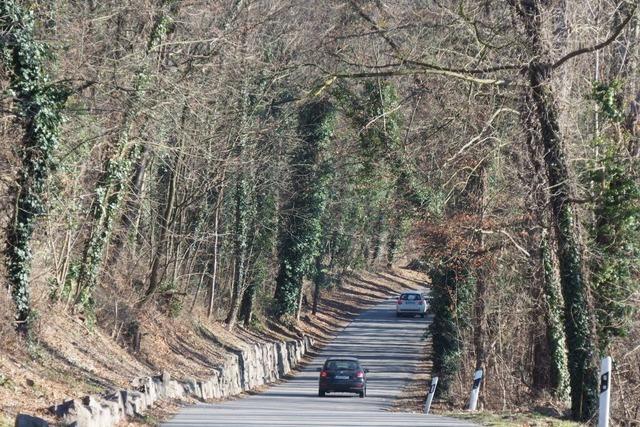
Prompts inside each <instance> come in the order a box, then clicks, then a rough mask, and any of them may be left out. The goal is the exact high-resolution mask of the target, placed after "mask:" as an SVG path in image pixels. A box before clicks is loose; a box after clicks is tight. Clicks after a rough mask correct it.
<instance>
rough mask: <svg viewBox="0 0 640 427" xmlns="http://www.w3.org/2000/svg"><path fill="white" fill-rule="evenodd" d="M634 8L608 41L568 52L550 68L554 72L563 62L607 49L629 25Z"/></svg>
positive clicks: (634, 7)
mask: <svg viewBox="0 0 640 427" xmlns="http://www.w3.org/2000/svg"><path fill="white" fill-rule="evenodd" d="M636 7H637V5H634V6H633V9H632V10H631V12H629V15H628V16H627V17H626V18H625V20H624V21H623V22H622V24H620V25H619V26H618V28H616V29H615V31H614V32H613V34H612V35H611V36H610V37H609V38H608V39H606V40H605V41H603V42H602V43H598V44H597V45H594V46H591V47H584V48H582V49H577V50H574V51H573V52H570V53H568V54H566V55H565V56H563V57H562V58H560V59H559V60H558V61H556V62H555V63H554V64H553V65H552V66H551V68H552V69H554V70H555V69H556V68H559V67H561V66H562V64H564V63H565V62H567V61H568V60H570V59H572V58H575V57H576V56H579V55H582V54H585V53H591V52H595V51H597V50H600V49H602V48H603V47H607V46H608V45H610V44H611V43H613V41H614V40H615V39H617V38H618V36H619V35H620V33H621V32H622V30H623V29H624V27H626V26H627V24H628V23H629V21H631V18H633V15H634V14H635V12H636Z"/></svg>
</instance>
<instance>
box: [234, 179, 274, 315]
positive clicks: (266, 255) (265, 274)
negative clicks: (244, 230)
mask: <svg viewBox="0 0 640 427" xmlns="http://www.w3.org/2000/svg"><path fill="white" fill-rule="evenodd" d="M270 172H272V170H271V169H269V168H265V170H264V171H261V172H259V174H260V176H259V177H258V178H257V180H256V190H255V210H254V212H253V214H252V218H251V226H250V231H249V234H250V241H251V242H252V243H251V249H250V251H249V254H250V257H249V258H250V262H249V264H250V272H251V273H250V275H251V277H250V278H249V279H248V283H249V286H247V289H246V290H245V291H244V295H243V296H242V304H241V307H240V318H241V319H242V321H243V323H244V324H245V326H247V325H249V324H250V323H251V321H252V318H253V312H254V305H255V300H256V298H255V297H256V295H257V294H258V292H259V291H260V290H261V289H262V286H263V284H264V283H265V282H266V281H267V280H269V266H270V265H271V263H272V261H273V258H274V253H275V245H276V232H275V230H276V229H277V223H278V206H277V204H278V202H277V189H276V188H274V187H273V185H272V183H271V181H270V178H271V177H270V175H269V173H270Z"/></svg>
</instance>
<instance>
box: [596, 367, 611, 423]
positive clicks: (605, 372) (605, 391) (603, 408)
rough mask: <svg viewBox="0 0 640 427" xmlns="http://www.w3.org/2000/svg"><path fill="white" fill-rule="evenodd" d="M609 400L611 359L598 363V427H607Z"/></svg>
mask: <svg viewBox="0 0 640 427" xmlns="http://www.w3.org/2000/svg"><path fill="white" fill-rule="evenodd" d="M610 398H611V357H610V356H607V357H605V358H604V359H602V360H601V361H600V409H599V412H598V427H609V406H610Z"/></svg>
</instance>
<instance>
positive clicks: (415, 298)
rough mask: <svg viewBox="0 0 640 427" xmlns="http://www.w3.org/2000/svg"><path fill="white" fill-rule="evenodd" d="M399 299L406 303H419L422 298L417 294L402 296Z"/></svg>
mask: <svg viewBox="0 0 640 427" xmlns="http://www.w3.org/2000/svg"><path fill="white" fill-rule="evenodd" d="M400 299H401V300H406V301H420V300H421V299H422V298H421V297H420V295H419V294H402V295H401V296H400Z"/></svg>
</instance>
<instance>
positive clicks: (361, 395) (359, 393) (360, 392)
mask: <svg viewBox="0 0 640 427" xmlns="http://www.w3.org/2000/svg"><path fill="white" fill-rule="evenodd" d="M358 395H359V396H360V398H363V397H364V390H363V391H359V392H358Z"/></svg>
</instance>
